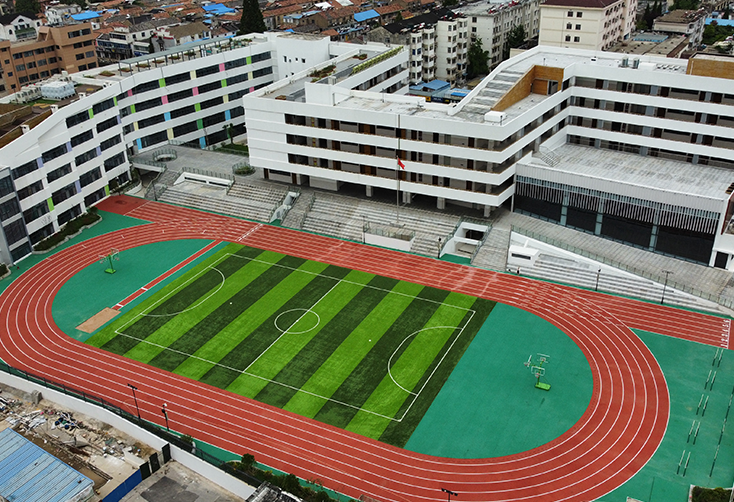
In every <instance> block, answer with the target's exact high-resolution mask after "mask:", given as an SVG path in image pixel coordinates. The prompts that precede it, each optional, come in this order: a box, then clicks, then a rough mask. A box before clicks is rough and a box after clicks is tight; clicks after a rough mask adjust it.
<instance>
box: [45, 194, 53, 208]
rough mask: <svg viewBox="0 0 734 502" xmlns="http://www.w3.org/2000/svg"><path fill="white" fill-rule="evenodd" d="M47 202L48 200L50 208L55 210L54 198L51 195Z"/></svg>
mask: <svg viewBox="0 0 734 502" xmlns="http://www.w3.org/2000/svg"><path fill="white" fill-rule="evenodd" d="M46 202H48V210H49V211H53V210H54V200H53V199H52V198H51V197H49V198H48V199H46Z"/></svg>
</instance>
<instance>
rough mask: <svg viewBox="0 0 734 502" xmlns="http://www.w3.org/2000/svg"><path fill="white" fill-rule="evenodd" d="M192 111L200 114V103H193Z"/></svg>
mask: <svg viewBox="0 0 734 502" xmlns="http://www.w3.org/2000/svg"><path fill="white" fill-rule="evenodd" d="M194 110H196V111H197V112H200V111H201V103H194Z"/></svg>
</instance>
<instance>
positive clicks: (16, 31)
mask: <svg viewBox="0 0 734 502" xmlns="http://www.w3.org/2000/svg"><path fill="white" fill-rule="evenodd" d="M41 24H42V23H41V20H40V19H36V15H35V14H30V13H17V14H4V15H2V16H0V40H8V41H10V42H23V41H26V40H32V39H35V38H36V35H37V32H36V30H37V29H38V28H39V27H40V26H41Z"/></svg>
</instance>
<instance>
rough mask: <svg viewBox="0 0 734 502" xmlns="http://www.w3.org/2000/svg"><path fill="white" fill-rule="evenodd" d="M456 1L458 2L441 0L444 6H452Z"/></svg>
mask: <svg viewBox="0 0 734 502" xmlns="http://www.w3.org/2000/svg"><path fill="white" fill-rule="evenodd" d="M458 3H459V0H443V6H444V7H453V6H454V5H457V4H458Z"/></svg>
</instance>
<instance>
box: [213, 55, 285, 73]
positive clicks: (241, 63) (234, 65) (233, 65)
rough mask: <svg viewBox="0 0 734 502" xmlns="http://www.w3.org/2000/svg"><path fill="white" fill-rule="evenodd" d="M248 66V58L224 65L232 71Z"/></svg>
mask: <svg viewBox="0 0 734 502" xmlns="http://www.w3.org/2000/svg"><path fill="white" fill-rule="evenodd" d="M283 57H285V56H283ZM246 64H247V59H246V58H240V59H235V60H234V61H227V62H226V63H224V69H225V70H231V69H233V68H239V67H240V66H245V65H246Z"/></svg>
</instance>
